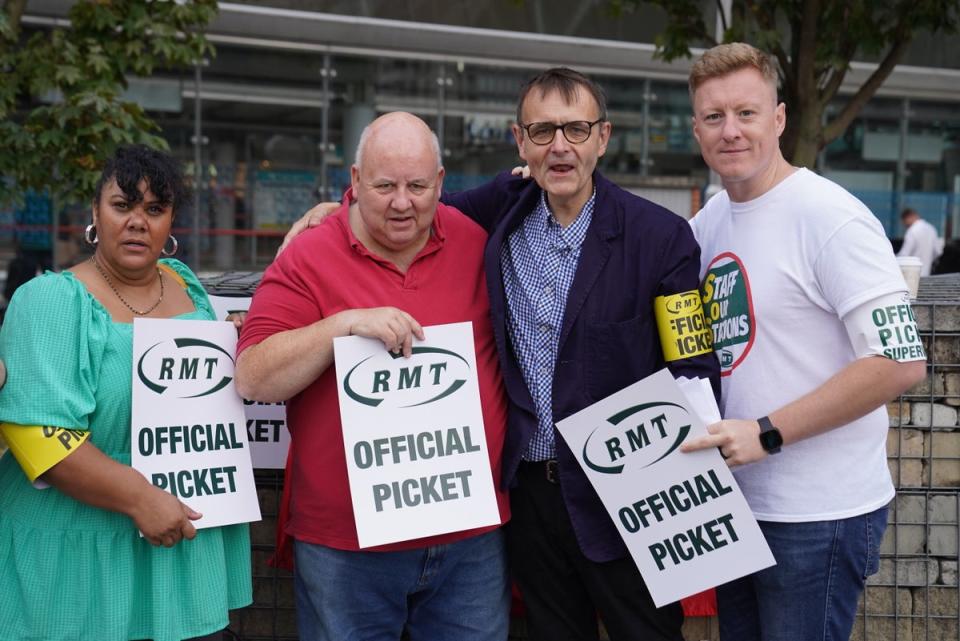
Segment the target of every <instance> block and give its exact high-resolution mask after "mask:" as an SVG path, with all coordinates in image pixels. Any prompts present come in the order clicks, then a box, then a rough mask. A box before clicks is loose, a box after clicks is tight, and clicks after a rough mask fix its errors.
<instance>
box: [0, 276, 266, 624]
mask: <svg viewBox="0 0 960 641" xmlns="http://www.w3.org/2000/svg"><path fill="white" fill-rule="evenodd" d="M164 262H165V263H167V264H168V265H169V266H170V267H171V268H172V269H173V270H174V271H176V272H177V273H178V274H180V276H181V277H182V278H183V279H184V281H185V282H186V283H187V293H188V294H189V296H190V298H191V299H192V300H193V303H194V305H195V307H196V310H195V311H193V312H191V313H189V314H184V315H182V316H179V317H178V318H183V319H213V318H214V314H213V310H212V309H211V307H210V302H209V300H208V299H207V295H206V293H205V292H204V290H203V288H202V287H201V285H200V283H199V282H198V281H197V278H196V276H194V275H193V273H192V272H191V271H190V270H189V269H188V268H187V267H186V265H184V264H183V263H181V262H179V261H175V260H169V261H164ZM132 344H133V326H132V325H131V324H128V323H115V322H113V321H112V320H111V318H110V315H109V314H108V313H107V311H106V309H104V307H103V306H101V305H100V303H99V302H97V301H96V300H95V299H94V298H93V296H91V295H90V294H89V293H88V292H87V290H86V288H85V287H84V286H83V284H82V283H80V281H78V280H77V279H76V278H75V277H74V276H73V274H71V273H70V272H63V273H61V274H53V273H47V274H44V275H43V276H39V277H37V278H34V279H33V280H31V281H30V282H28V283H27V284H25V285H23V286H22V287H21V288H20V289H18V290H17V293H16V294H15V295H14V297H13V301H11V304H10V307H9V309H8V311H7V316H6V320H5V322H4V323H3V327H2V328H0V359H3V361H4V362H5V363H6V365H7V370H8V373H9V375H8V380H7V384H6V386H5V387H4V388H3V389H0V421H6V422H10V423H19V424H21V425H55V426H60V427H69V428H78V429H83V430H89V431H90V441H91V442H92V443H93V444H94V445H96V446H97V447H98V448H100V449H101V450H102V451H103V452H104V453H106V454H107V455H108V456H110V457H111V458H113V459H115V460H117V461H120V462H121V463H124V464H127V465H129V464H130V394H131V358H132ZM251 594H252V588H251V577H250V539H249V529H248V527H247V525H246V524H242V525H232V526H227V527H219V528H209V529H203V530H199V531H198V533H197V537H196V538H195V539H193V540H192V541H186V540H184V541H182V542H180V543H178V544H177V545H175V546H173V547H172V548H164V547H154V546H152V545H150V544H149V543H147V541H146V540H145V539H143V538H141V537H140V534H139V533H138V532H137V529H136V528H135V527H134V524H133V521H131V520H130V518H128V517H127V516H124V515H122V514H117V513H114V512H108V511H105V510H101V509H98V508H94V507H91V506H89V505H86V504H83V503H80V502H78V501H75V500H74V499H72V498H70V497H68V496H66V495H65V494H61V493H60V492H59V491H58V490H57V489H56V488H52V487H50V488H47V489H42V490H41V489H36V488H35V487H33V485H31V483H30V482H29V481H28V480H27V477H26V476H25V475H24V473H23V471H22V470H21V469H20V467H19V465H18V464H17V462H16V460H15V459H14V458H13V456H12V455H11V454H10V453H9V452H8V453H7V454H5V455H4V456H3V457H2V458H0V641H67V640H69V641H87V640H89V641H121V640H127V639H154V640H155V641H179V640H180V639H184V638H189V637H195V636H201V635H204V634H209V633H211V632H215V631H216V630H219V629H221V628H224V627H226V625H227V623H228V618H227V610H228V609H231V608H238V607H242V606H245V605H248V604H249V603H250V601H251Z"/></svg>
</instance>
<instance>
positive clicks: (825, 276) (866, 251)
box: [814, 216, 907, 318]
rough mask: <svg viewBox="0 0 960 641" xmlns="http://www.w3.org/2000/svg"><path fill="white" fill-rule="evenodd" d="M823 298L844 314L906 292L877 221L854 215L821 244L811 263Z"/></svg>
mask: <svg viewBox="0 0 960 641" xmlns="http://www.w3.org/2000/svg"><path fill="white" fill-rule="evenodd" d="M814 272H815V276H816V279H817V283H818V286H819V288H820V290H821V293H822V294H823V297H824V299H825V300H826V301H827V302H828V303H829V304H830V306H831V307H832V308H833V310H834V311H835V312H836V314H837V316H839V317H840V318H843V317H845V316H846V315H847V314H848V313H849V312H850V311H851V310H853V309H854V308H856V307H858V306H860V305H862V304H863V303H865V302H867V301H870V300H873V299H875V298H879V297H881V296H884V295H886V294H895V293H900V292H906V291H907V284H906V282H904V280H903V274H901V273H900V267H899V266H898V265H897V260H896V258H895V257H894V255H893V249H892V248H891V247H890V241H888V240H887V237H886V236H885V235H884V234H883V231H882V227H881V226H880V223H879V222H878V221H877V220H876V219H873V218H867V217H866V216H854V217H852V218H850V219H849V220H848V221H846V222H845V223H843V224H842V225H841V226H840V227H839V228H838V229H837V230H836V231H835V232H834V233H833V234H832V235H831V236H830V238H829V239H827V241H826V242H825V243H824V245H823V247H822V248H821V250H820V253H819V255H818V256H817V258H816V262H815V263H814Z"/></svg>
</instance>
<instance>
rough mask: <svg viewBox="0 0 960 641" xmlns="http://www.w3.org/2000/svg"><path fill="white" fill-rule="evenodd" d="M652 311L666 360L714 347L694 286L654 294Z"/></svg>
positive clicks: (706, 351) (686, 356)
mask: <svg viewBox="0 0 960 641" xmlns="http://www.w3.org/2000/svg"><path fill="white" fill-rule="evenodd" d="M653 313H654V316H656V319H657V331H658V332H659V333H660V346H661V347H662V348H663V358H664V359H665V360H666V361H668V362H669V361H675V360H679V359H681V358H689V357H691V356H697V355H699V354H708V353H710V352H711V351H712V350H713V332H712V330H711V329H710V325H709V324H708V323H707V321H706V319H705V318H704V316H703V304H702V303H701V302H700V293H699V292H698V291H697V290H695V289H692V290H690V291H689V292H681V293H679V294H670V295H669V296H657V297H656V298H655V299H654V300H653Z"/></svg>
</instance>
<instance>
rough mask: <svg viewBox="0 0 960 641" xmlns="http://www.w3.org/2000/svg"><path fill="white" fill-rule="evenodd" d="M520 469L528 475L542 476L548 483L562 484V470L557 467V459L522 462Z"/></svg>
mask: <svg viewBox="0 0 960 641" xmlns="http://www.w3.org/2000/svg"><path fill="white" fill-rule="evenodd" d="M520 469H522V470H524V472H526V473H527V474H534V475H536V476H541V477H543V478H545V479H546V480H547V482H548V483H553V484H554V485H559V484H560V468H559V466H558V465H557V459H555V458H550V459H547V460H545V461H520Z"/></svg>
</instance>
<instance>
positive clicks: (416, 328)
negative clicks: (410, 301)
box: [404, 312, 426, 340]
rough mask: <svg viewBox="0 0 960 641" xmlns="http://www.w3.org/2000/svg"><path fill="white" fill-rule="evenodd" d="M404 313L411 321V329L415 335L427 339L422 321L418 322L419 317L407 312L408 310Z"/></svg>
mask: <svg viewBox="0 0 960 641" xmlns="http://www.w3.org/2000/svg"><path fill="white" fill-rule="evenodd" d="M404 315H405V316H406V317H407V320H408V321H409V322H410V331H412V332H413V335H414V336H416V337H417V338H418V339H420V340H426V336H425V335H424V333H423V327H422V326H421V325H420V323H418V322H417V319H415V318H414V317H413V316H411V315H410V314H407V313H406V312H404Z"/></svg>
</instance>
